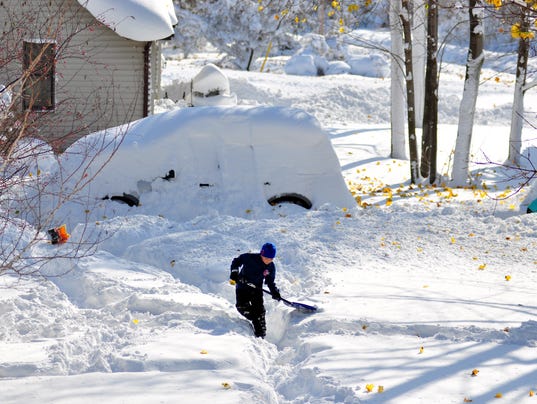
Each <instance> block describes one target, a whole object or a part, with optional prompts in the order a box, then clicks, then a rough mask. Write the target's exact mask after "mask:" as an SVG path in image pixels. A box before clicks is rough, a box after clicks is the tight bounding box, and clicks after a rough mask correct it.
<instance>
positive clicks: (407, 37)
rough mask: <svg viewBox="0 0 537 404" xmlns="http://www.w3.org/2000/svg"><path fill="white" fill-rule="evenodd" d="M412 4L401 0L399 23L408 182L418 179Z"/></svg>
mask: <svg viewBox="0 0 537 404" xmlns="http://www.w3.org/2000/svg"><path fill="white" fill-rule="evenodd" d="M411 12H412V5H411V2H410V1H409V0H402V1H401V13H400V14H399V16H400V18H401V25H402V27H403V39H404V54H405V74H406V77H405V80H406V97H407V99H406V103H407V123H408V146H409V154H410V182H411V183H412V184H415V183H416V181H417V180H418V179H419V162H418V147H417V139H416V115H415V114H416V107H415V98H414V76H413V64H412V63H413V62H412V27H411V24H410V16H411Z"/></svg>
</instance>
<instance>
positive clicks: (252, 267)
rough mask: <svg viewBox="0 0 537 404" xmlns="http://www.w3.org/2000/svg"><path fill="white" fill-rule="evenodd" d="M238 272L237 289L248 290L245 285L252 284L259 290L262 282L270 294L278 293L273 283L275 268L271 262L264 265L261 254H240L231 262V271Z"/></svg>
mask: <svg viewBox="0 0 537 404" xmlns="http://www.w3.org/2000/svg"><path fill="white" fill-rule="evenodd" d="M233 270H240V272H239V281H238V282H237V287H238V288H242V287H246V288H250V287H251V286H248V285H247V283H252V284H254V285H255V286H256V287H257V288H259V290H260V291H261V288H262V287H263V280H264V281H265V284H266V285H267V286H268V288H269V289H270V292H271V293H273V294H274V293H275V292H278V288H277V287H276V284H275V283H274V279H275V277H276V267H275V266H274V263H273V262H271V263H270V264H268V265H265V263H264V262H263V260H262V259H261V254H253V253H246V254H241V255H239V256H238V257H237V258H235V259H233V261H232V262H231V271H232V272H233Z"/></svg>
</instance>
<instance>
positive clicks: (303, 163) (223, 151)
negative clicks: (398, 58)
mask: <svg viewBox="0 0 537 404" xmlns="http://www.w3.org/2000/svg"><path fill="white" fill-rule="evenodd" d="M122 131H125V133H126V135H125V136H124V138H123V140H122V142H121V143H120V144H119V143H116V142H118V141H119V140H118V139H115V140H113V139H114V136H117V133H120V132H122ZM105 136H106V137H107V140H104V141H103V134H102V133H97V134H92V135H90V136H88V137H86V138H84V139H81V140H79V141H78V142H76V143H75V144H74V145H73V146H71V147H70V148H69V149H68V150H67V151H66V152H65V153H64V154H63V155H62V156H61V158H60V164H61V165H62V166H63V168H64V169H65V170H66V172H75V174H74V175H73V177H72V180H71V182H72V183H76V182H77V181H79V180H80V179H82V177H83V176H84V177H85V178H93V177H95V178H94V179H93V180H92V181H91V185H90V186H89V187H88V188H87V189H86V190H85V191H84V192H86V194H87V196H88V197H89V199H88V203H90V204H91V202H92V201H99V205H101V206H104V205H108V206H109V205H110V204H111V202H110V201H109V200H108V199H116V200H118V201H122V202H125V203H127V204H129V205H139V206H138V207H137V209H139V212H140V213H143V212H145V211H148V213H149V211H150V212H153V213H155V212H158V210H159V209H162V210H165V211H170V209H168V207H170V206H173V207H174V209H173V211H174V212H176V217H175V219H180V220H185V219H190V218H193V217H195V216H198V215H201V214H207V213H210V212H219V213H221V214H230V215H239V216H240V215H244V214H245V212H249V213H252V212H256V211H260V210H262V209H266V208H267V207H269V208H270V205H271V204H272V205H274V204H279V203H283V202H292V203H295V204H297V205H301V206H303V207H305V208H307V209H309V208H318V207H320V206H322V205H324V204H331V205H334V206H337V207H351V206H353V205H355V201H354V199H353V197H352V195H351V194H350V192H349V191H348V189H347V187H346V184H345V181H344V179H343V177H342V174H341V167H340V164H339V161H338V159H337V156H336V154H335V152H334V150H333V148H332V145H331V142H330V140H329V138H328V136H327V134H326V133H325V132H324V131H323V130H322V129H321V127H320V125H319V123H318V121H317V120H316V119H315V118H314V117H312V116H311V115H309V114H307V113H306V112H304V111H302V110H299V109H293V108H284V107H269V106H254V107H251V106H244V107H243V106H241V107H237V106H233V107H222V106H216V107H196V108H183V109H178V110H174V111H170V112H165V113H162V114H158V115H153V116H150V117H147V118H144V119H141V120H138V121H136V122H133V123H131V124H130V125H128V126H124V127H120V128H115V129H114V130H109V131H107V134H106V135H105ZM108 141H110V145H109V146H108V147H107V148H106V150H104V151H102V150H100V148H102V146H100V147H97V146H96V145H103V144H106V142H108ZM89 145H91V147H93V148H94V150H98V151H99V153H98V154H97V155H96V156H95V157H94V158H93V157H92V164H91V165H90V166H89V167H88V168H87V169H82V167H84V165H81V159H86V160H89V159H88V153H87V150H88V147H90V146H89ZM113 145H115V146H117V150H116V151H115V153H114V154H113V155H112V154H111V153H112V152H111V150H112V149H113ZM93 153H96V152H93ZM110 157H111V159H110V161H109V162H107V164H106V165H104V168H103V167H102V166H103V163H104V162H105V161H107V160H108V159H109V158H110ZM98 170H100V171H98ZM76 206H77V208H76V209H80V210H82V209H86V208H84V207H83V206H82V205H76ZM72 209H74V207H72ZM91 210H92V211H95V210H96V208H95V207H93V208H91ZM98 210H99V209H97V211H98ZM71 213H74V212H71Z"/></svg>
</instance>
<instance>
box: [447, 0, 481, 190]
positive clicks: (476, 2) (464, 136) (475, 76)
mask: <svg viewBox="0 0 537 404" xmlns="http://www.w3.org/2000/svg"><path fill="white" fill-rule="evenodd" d="M468 3H469V7H468V12H469V15H470V46H469V48H468V60H467V63H466V79H465V81H464V91H463V95H462V100H461V105H460V110H459V127H458V131H457V141H456V144H455V154H454V159H453V171H452V182H453V184H454V185H464V184H466V183H467V181H468V178H469V175H470V173H469V166H470V147H471V143H472V130H473V125H474V114H475V105H476V101H477V94H478V90H479V76H480V74H481V67H482V66H483V62H484V60H485V56H484V53H483V18H482V15H481V14H482V12H483V4H482V2H481V1H480V0H469V2H468Z"/></svg>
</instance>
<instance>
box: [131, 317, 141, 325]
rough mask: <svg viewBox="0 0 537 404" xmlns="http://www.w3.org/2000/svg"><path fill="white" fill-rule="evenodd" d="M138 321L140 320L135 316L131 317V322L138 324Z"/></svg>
mask: <svg viewBox="0 0 537 404" xmlns="http://www.w3.org/2000/svg"><path fill="white" fill-rule="evenodd" d="M139 322H140V320H138V319H137V318H133V319H132V323H133V324H134V325H138V323H139Z"/></svg>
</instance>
